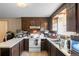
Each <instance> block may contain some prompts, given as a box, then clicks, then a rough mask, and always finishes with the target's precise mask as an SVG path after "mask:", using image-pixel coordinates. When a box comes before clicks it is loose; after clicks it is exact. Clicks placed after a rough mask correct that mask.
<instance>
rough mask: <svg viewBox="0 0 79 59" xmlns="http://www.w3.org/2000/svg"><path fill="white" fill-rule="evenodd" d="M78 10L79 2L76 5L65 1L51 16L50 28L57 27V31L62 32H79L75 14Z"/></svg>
mask: <svg viewBox="0 0 79 59" xmlns="http://www.w3.org/2000/svg"><path fill="white" fill-rule="evenodd" d="M77 7H78V8H77ZM78 10H79V4H78V5H76V3H65V4H63V5H62V6H60V7H59V9H57V10H56V11H55V12H54V14H53V15H52V16H51V17H52V21H53V22H52V30H56V28H57V32H58V33H62V34H63V33H64V34H65V33H67V32H79V27H78V26H79V20H77V15H79V11H78ZM77 11H78V14H77ZM78 19H79V17H78ZM55 20H57V26H56V22H55V23H54V21H55ZM76 22H77V23H78V24H77V23H76Z"/></svg>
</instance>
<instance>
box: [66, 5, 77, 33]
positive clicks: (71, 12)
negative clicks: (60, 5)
mask: <svg viewBox="0 0 79 59" xmlns="http://www.w3.org/2000/svg"><path fill="white" fill-rule="evenodd" d="M75 9H76V7H75V6H73V7H72V8H70V9H68V10H67V31H72V32H75V31H76V10H75Z"/></svg>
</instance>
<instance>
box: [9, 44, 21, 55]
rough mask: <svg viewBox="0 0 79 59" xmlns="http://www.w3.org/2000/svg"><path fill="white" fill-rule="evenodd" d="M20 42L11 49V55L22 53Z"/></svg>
mask: <svg viewBox="0 0 79 59" xmlns="http://www.w3.org/2000/svg"><path fill="white" fill-rule="evenodd" d="M19 51H20V49H19V43H18V44H16V45H15V46H14V47H12V48H11V49H10V55H11V56H19V55H20V52H19Z"/></svg>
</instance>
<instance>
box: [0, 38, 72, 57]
mask: <svg viewBox="0 0 79 59" xmlns="http://www.w3.org/2000/svg"><path fill="white" fill-rule="evenodd" d="M27 39H28V40H29V37H22V38H13V39H11V40H8V41H6V42H2V43H0V55H1V56H20V55H21V53H22V51H24V50H25V48H29V47H26V46H25V43H24V42H25V40H27ZM41 39H45V40H47V41H48V42H47V44H48V47H49V46H50V49H49V48H48V47H46V49H47V50H49V52H51V54H50V55H49V56H59V55H60V56H62V55H64V56H70V55H71V54H70V53H68V52H67V51H66V50H65V49H64V48H61V49H60V47H59V45H58V44H56V43H55V42H53V41H52V38H47V37H44V38H41ZM49 43H50V44H49ZM52 51H54V52H52ZM49 52H48V53H49ZM53 53H54V55H52V54H53ZM61 53H62V54H61ZM58 54H59V55H58Z"/></svg>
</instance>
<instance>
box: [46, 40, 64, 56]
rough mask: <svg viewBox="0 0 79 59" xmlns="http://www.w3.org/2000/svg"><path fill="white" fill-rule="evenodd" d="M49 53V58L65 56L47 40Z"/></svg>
mask: <svg viewBox="0 0 79 59" xmlns="http://www.w3.org/2000/svg"><path fill="white" fill-rule="evenodd" d="M47 52H48V56H65V55H64V54H63V53H62V52H61V51H60V50H58V49H57V48H56V47H55V46H54V45H53V44H52V43H51V42H49V41H48V40H47Z"/></svg>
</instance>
